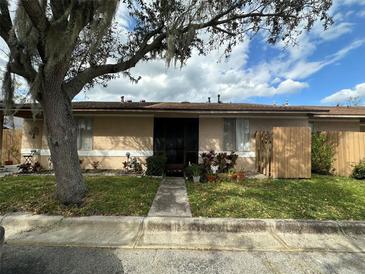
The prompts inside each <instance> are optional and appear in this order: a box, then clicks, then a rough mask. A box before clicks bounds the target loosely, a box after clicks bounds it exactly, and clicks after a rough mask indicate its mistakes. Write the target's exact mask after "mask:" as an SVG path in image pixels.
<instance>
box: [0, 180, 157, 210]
mask: <svg viewBox="0 0 365 274" xmlns="http://www.w3.org/2000/svg"><path fill="white" fill-rule="evenodd" d="M85 181H86V184H87V187H88V193H87V196H86V198H85V201H84V203H83V205H82V206H80V207H77V206H67V207H66V206H63V205H61V204H60V203H58V202H57V201H56V200H55V198H54V191H55V178H54V177H53V176H14V177H4V178H1V179H0V214H4V213H8V212H16V211H28V212H33V213H37V214H49V215H64V216H88V215H129V216H145V215H147V213H148V210H149V208H150V206H151V204H152V201H153V198H154V196H155V194H156V191H157V188H158V186H159V181H158V180H156V179H151V178H146V177H144V178H137V177H124V176H121V177H118V176H110V177H109V176H105V177H104V176H95V177H89V176H88V177H85Z"/></svg>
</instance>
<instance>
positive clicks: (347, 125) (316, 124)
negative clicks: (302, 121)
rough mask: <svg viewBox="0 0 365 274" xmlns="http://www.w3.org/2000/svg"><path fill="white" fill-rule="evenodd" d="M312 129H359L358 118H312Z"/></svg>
mask: <svg viewBox="0 0 365 274" xmlns="http://www.w3.org/2000/svg"><path fill="white" fill-rule="evenodd" d="M311 124H312V125H313V130H315V131H317V130H318V131H360V120H354V119H353V120H341V121H339V120H337V121H329V120H323V121H318V120H312V121H311Z"/></svg>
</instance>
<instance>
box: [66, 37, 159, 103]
mask: <svg viewBox="0 0 365 274" xmlns="http://www.w3.org/2000/svg"><path fill="white" fill-rule="evenodd" d="M165 37H166V34H165V33H162V34H160V35H159V36H158V37H157V38H156V39H154V40H153V42H152V43H151V44H147V43H144V44H143V45H144V46H142V47H141V48H140V49H139V50H138V51H137V52H136V53H135V54H134V55H133V56H132V57H131V58H130V59H128V60H127V61H123V62H118V63H116V64H106V65H101V66H95V67H90V68H88V69H86V70H84V71H83V72H81V73H79V74H78V75H77V76H75V77H74V78H72V79H71V80H70V81H68V82H67V83H65V84H64V85H63V90H64V91H65V92H66V93H67V94H68V95H69V96H70V98H71V99H73V98H74V97H75V96H76V95H77V94H78V93H79V92H80V91H81V90H82V89H83V87H84V86H85V85H86V84H87V83H89V82H90V81H92V80H93V79H94V78H97V77H99V76H101V75H104V74H110V73H118V72H122V71H125V70H128V69H130V68H132V67H134V66H135V65H136V64H137V63H138V61H139V60H141V59H142V58H143V57H144V56H145V55H146V54H147V53H148V52H151V51H152V50H154V49H157V48H158V47H160V45H161V43H162V41H163V39H165Z"/></svg>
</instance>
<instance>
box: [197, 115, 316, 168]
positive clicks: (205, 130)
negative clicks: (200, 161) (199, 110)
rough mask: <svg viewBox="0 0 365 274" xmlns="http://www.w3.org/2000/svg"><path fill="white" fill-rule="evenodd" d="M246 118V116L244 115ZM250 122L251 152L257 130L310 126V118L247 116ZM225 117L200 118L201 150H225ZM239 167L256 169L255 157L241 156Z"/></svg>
mask: <svg viewBox="0 0 365 274" xmlns="http://www.w3.org/2000/svg"><path fill="white" fill-rule="evenodd" d="M242 118H244V117H242ZM247 119H248V120H249V123H250V135H251V145H250V152H255V132H256V131H257V130H271V129H272V128H273V127H308V126H309V124H308V119H307V118H305V117H304V118H302V117H297V118H285V119H283V118H270V117H268V118H247ZM223 130H224V118H221V117H214V118H205V117H204V118H200V120H199V151H209V150H215V151H222V150H223ZM237 168H244V169H245V170H254V169H255V157H247V156H240V157H239V158H238V160H237Z"/></svg>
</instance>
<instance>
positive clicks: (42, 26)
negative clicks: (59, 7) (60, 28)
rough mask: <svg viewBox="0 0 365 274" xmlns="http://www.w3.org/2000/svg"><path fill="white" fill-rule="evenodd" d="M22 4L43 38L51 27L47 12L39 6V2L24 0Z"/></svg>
mask: <svg viewBox="0 0 365 274" xmlns="http://www.w3.org/2000/svg"><path fill="white" fill-rule="evenodd" d="M21 4H22V6H23V7H24V9H25V11H26V12H27V14H28V16H29V18H30V20H31V21H32V23H33V25H34V27H35V28H36V29H37V30H38V31H39V33H40V35H41V36H43V35H44V34H45V32H46V30H47V28H48V26H49V22H48V19H47V17H46V14H45V11H44V10H43V8H42V7H41V5H40V4H39V1H38V0H22V1H21Z"/></svg>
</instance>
